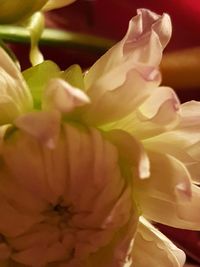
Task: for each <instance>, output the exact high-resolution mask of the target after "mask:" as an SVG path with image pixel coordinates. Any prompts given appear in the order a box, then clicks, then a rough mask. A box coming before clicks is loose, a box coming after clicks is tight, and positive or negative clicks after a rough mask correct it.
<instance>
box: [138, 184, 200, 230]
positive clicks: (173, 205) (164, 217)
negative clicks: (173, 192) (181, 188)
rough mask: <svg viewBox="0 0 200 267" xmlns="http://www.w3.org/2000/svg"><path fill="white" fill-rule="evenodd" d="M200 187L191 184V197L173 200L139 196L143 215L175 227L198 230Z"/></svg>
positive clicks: (199, 223) (199, 227)
mask: <svg viewBox="0 0 200 267" xmlns="http://www.w3.org/2000/svg"><path fill="white" fill-rule="evenodd" d="M199 202H200V188H198V187H196V186H195V185H193V186H192V199H191V201H188V202H182V203H181V202H179V203H177V202H174V201H167V200H164V199H158V198H155V197H154V196H151V195H145V194H143V195H142V196H140V204H141V207H142V211H143V214H144V216H145V217H147V218H149V219H151V220H153V221H156V222H160V223H162V224H166V225H169V226H172V227H176V228H182V229H189V230H200V207H199Z"/></svg>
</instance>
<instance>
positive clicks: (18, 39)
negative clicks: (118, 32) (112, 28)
mask: <svg viewBox="0 0 200 267" xmlns="http://www.w3.org/2000/svg"><path fill="white" fill-rule="evenodd" d="M0 39H2V40H3V41H5V42H10V43H30V34H29V32H28V30H27V29H25V28H22V27H19V26H13V25H12V26H11V25H0ZM40 44H41V45H49V46H56V47H57V46H59V47H66V48H73V49H74V48H75V49H80V50H86V51H89V52H94V53H103V52H105V51H106V50H108V49H109V48H110V47H111V46H112V45H113V44H114V41H112V40H109V39H105V38H99V37H96V36H93V35H88V34H80V33H75V32H68V31H62V30H55V29H49V28H46V29H45V30H44V31H43V34H42V36H41V39H40Z"/></svg>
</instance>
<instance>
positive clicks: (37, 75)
mask: <svg viewBox="0 0 200 267" xmlns="http://www.w3.org/2000/svg"><path fill="white" fill-rule="evenodd" d="M23 76H24V79H25V80H26V82H27V84H28V86H29V88H30V91H31V94H32V96H33V102H34V108H35V109H40V108H41V99H42V94H43V91H44V88H45V86H46V85H47V83H48V82H49V80H50V79H52V78H58V77H60V76H61V71H60V69H59V67H58V66H57V65H56V64H55V63H54V62H52V61H49V60H47V61H44V62H42V63H41V64H38V65H36V66H34V67H31V68H29V69H27V70H25V71H24V72H23Z"/></svg>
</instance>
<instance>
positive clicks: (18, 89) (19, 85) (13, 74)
mask: <svg viewBox="0 0 200 267" xmlns="http://www.w3.org/2000/svg"><path fill="white" fill-rule="evenodd" d="M0 62H1V64H0V113H1V116H0V124H1V125H2V124H6V123H11V122H12V121H13V120H14V119H15V118H16V117H17V116H19V115H20V114H23V113H24V112H26V111H28V110H30V109H31V108H32V106H33V103H32V97H31V95H30V92H29V90H28V88H27V85H26V83H25V81H24V79H23V77H22V75H21V73H20V71H19V70H18V68H17V67H16V66H15V64H14V62H13V61H12V60H11V59H10V57H9V56H8V55H7V54H6V52H5V51H4V50H3V49H2V48H0Z"/></svg>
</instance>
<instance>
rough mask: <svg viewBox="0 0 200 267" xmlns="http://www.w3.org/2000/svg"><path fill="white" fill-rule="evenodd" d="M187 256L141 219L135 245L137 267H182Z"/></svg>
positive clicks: (134, 252) (134, 254)
mask: <svg viewBox="0 0 200 267" xmlns="http://www.w3.org/2000/svg"><path fill="white" fill-rule="evenodd" d="M185 259H186V256H185V254H184V252H183V251H182V250H180V249H178V248H177V247H176V246H175V245H174V244H173V243H172V242H171V241H170V240H169V239H168V238H167V237H166V236H164V235H163V234H162V233H161V232H159V231H158V230H157V229H156V228H154V227H153V225H151V224H150V223H149V222H148V221H147V220H145V219H144V218H143V217H140V222H139V226H138V230H137V234H136V237H135V242H134V245H133V263H134V266H135V267H146V266H147V265H148V266H149V267H154V266H162V267H169V266H170V267H182V266H183V265H184V263H185Z"/></svg>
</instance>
